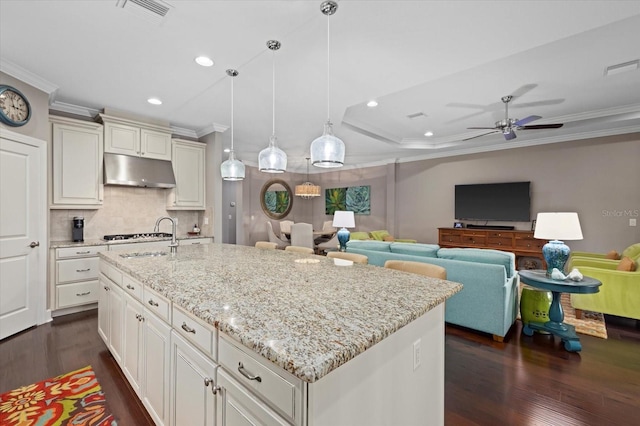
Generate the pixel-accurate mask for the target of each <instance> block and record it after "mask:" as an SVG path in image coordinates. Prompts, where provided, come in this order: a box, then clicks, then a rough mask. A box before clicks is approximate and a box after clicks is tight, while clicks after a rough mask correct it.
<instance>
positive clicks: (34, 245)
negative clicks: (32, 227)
mask: <svg viewBox="0 0 640 426" xmlns="http://www.w3.org/2000/svg"><path fill="white" fill-rule="evenodd" d="M38 246H40V241H31V244H29V247H31V248H34V247H38Z"/></svg>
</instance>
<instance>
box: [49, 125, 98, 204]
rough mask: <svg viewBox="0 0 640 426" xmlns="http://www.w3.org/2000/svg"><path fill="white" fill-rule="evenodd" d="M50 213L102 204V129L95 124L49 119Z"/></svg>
mask: <svg viewBox="0 0 640 426" xmlns="http://www.w3.org/2000/svg"><path fill="white" fill-rule="evenodd" d="M49 121H50V122H51V142H52V143H51V160H52V167H51V173H52V178H51V199H50V203H49V204H50V207H51V208H52V209H97V208H100V207H101V206H102V200H103V185H102V183H103V176H102V158H103V129H102V125H101V124H99V123H93V122H89V121H81V120H74V119H70V118H66V117H57V116H50V117H49Z"/></svg>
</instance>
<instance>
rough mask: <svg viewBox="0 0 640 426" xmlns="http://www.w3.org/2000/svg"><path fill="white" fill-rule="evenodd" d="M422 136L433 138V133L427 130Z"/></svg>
mask: <svg viewBox="0 0 640 426" xmlns="http://www.w3.org/2000/svg"><path fill="white" fill-rule="evenodd" d="M424 135H425V136H427V137H429V136H433V132H432V131H431V130H429V131H428V132H425V133H424Z"/></svg>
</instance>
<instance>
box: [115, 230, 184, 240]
mask: <svg viewBox="0 0 640 426" xmlns="http://www.w3.org/2000/svg"><path fill="white" fill-rule="evenodd" d="M168 237H171V234H167V233H166V232H147V233H144V234H113V235H105V236H104V237H103V239H104V240H105V241H112V240H137V239H141V238H168Z"/></svg>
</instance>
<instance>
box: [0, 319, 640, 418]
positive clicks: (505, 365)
mask: <svg viewBox="0 0 640 426" xmlns="http://www.w3.org/2000/svg"><path fill="white" fill-rule="evenodd" d="M96 330H97V314H96V311H90V312H87V313H80V314H74V315H68V316H66V317H59V318H56V319H55V320H54V321H53V322H52V323H49V324H46V325H43V326H40V327H37V328H33V329H30V330H28V331H25V332H23V333H20V334H18V335H16V336H14V337H11V338H8V339H5V340H4V341H2V342H0V393H3V392H6V391H8V390H11V389H14V388H17V387H19V386H22V385H26V384H30V383H34V382H37V381H40V380H43V379H45V378H48V377H52V376H56V375H59V374H63V373H66V372H69V371H72V370H75V369H78V368H81V367H84V366H86V365H91V366H92V367H93V369H94V370H95V372H96V375H97V377H98V380H99V381H100V384H101V385H102V388H103V390H104V392H105V394H106V396H107V402H108V405H109V409H110V410H111V412H112V413H113V414H114V416H115V417H116V418H117V420H118V425H119V426H129V425H134V426H142V425H151V424H152V421H151V419H150V418H149V417H148V415H147V414H146V411H145V410H144V408H143V407H142V405H141V403H140V402H139V400H138V398H137V397H136V396H135V394H134V393H133V390H132V389H131V388H130V387H129V385H128V384H127V382H126V380H125V379H124V377H123V376H122V373H121V372H120V369H119V368H118V366H117V365H116V363H115V361H114V360H113V358H112V357H111V356H110V355H109V352H108V351H107V349H106V347H105V346H104V344H103V343H102V340H100V337H99V336H98V333H97V331H96ZM607 331H608V334H609V339H608V340H603V339H598V338H596V337H589V336H581V341H582V346H583V349H582V352H581V353H569V352H567V351H565V350H564V348H563V346H562V345H561V344H560V342H559V340H558V339H557V338H553V337H552V336H543V335H535V336H533V337H527V336H524V335H522V333H521V324H520V322H516V325H515V326H514V328H513V329H512V330H511V332H510V334H509V335H507V339H506V340H505V342H504V343H497V342H494V341H493V340H492V339H491V337H490V336H488V335H484V334H480V333H475V332H471V331H469V330H466V329H462V328H458V327H454V326H447V335H446V348H445V362H446V366H445V421H446V424H447V425H498V424H500V425H554V426H556V425H598V426H599V425H637V424H640V330H639V329H638V328H637V327H636V324H635V322H633V321H626V320H621V319H616V318H607ZM181 426H182V425H181ZM185 426H189V425H185ZM392 426H404V425H392Z"/></svg>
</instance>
